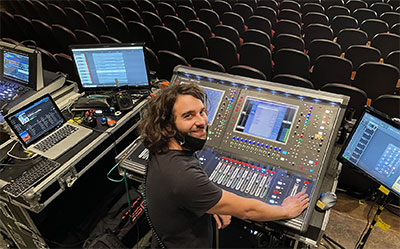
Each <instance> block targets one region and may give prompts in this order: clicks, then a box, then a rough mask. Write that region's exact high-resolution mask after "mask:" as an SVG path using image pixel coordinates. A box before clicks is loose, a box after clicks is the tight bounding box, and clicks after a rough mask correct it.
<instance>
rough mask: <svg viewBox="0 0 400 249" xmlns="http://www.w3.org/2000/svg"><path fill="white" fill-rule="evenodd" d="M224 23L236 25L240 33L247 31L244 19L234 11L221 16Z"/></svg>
mask: <svg viewBox="0 0 400 249" xmlns="http://www.w3.org/2000/svg"><path fill="white" fill-rule="evenodd" d="M221 21H222V24H225V25H228V26H231V27H234V28H235V29H236V30H237V31H238V32H239V35H241V34H243V32H244V31H245V27H244V19H243V17H241V16H240V15H239V14H237V13H234V12H225V13H224V14H223V15H222V17H221Z"/></svg>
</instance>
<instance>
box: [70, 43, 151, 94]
mask: <svg viewBox="0 0 400 249" xmlns="http://www.w3.org/2000/svg"><path fill="white" fill-rule="evenodd" d="M71 50H72V55H73V58H74V61H75V65H76V68H77V71H78V75H79V79H80V82H81V84H82V87H83V88H92V89H93V88H109V87H118V85H119V86H130V87H139V86H149V78H148V72H147V67H146V61H145V54H144V47H143V46H141V45H140V46H139V45H124V44H121V46H113V47H101V48H98V47H96V48H72V49H71ZM117 82H118V85H117Z"/></svg>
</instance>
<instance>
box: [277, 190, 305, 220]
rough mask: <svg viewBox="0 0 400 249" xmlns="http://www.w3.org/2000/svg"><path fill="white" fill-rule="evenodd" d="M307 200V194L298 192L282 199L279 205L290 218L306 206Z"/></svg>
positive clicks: (297, 214) (298, 213)
mask: <svg viewBox="0 0 400 249" xmlns="http://www.w3.org/2000/svg"><path fill="white" fill-rule="evenodd" d="M309 201H310V199H309V198H308V194H306V193H304V192H299V193H297V194H296V195H294V196H289V197H287V198H286V199H284V200H283V202H282V205H281V207H282V208H283V209H285V212H286V216H287V218H288V219H291V218H295V217H297V216H299V215H300V214H301V212H303V210H304V209H306V208H307V207H308V203H309Z"/></svg>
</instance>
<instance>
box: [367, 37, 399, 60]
mask: <svg viewBox="0 0 400 249" xmlns="http://www.w3.org/2000/svg"><path fill="white" fill-rule="evenodd" d="M371 46H372V47H375V48H377V49H379V51H381V55H382V58H386V56H387V55H388V54H389V53H390V52H392V51H395V50H400V35H396V34H385V33H384V34H377V35H376V36H375V37H374V38H373V39H372V41H371Z"/></svg>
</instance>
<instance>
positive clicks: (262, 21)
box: [247, 16, 272, 37]
mask: <svg viewBox="0 0 400 249" xmlns="http://www.w3.org/2000/svg"><path fill="white" fill-rule="evenodd" d="M247 27H248V28H249V29H256V30H260V31H262V32H265V33H266V34H267V35H268V36H269V37H272V25H271V22H270V21H269V20H268V19H267V18H265V17H262V16H251V17H250V18H249V19H248V20H247Z"/></svg>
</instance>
